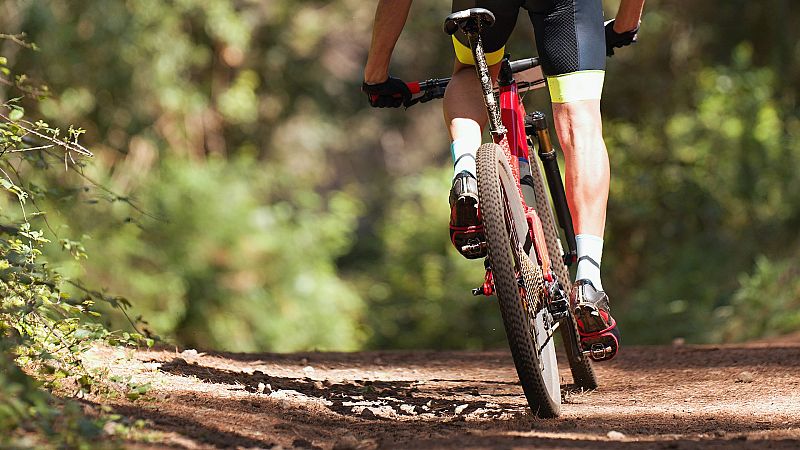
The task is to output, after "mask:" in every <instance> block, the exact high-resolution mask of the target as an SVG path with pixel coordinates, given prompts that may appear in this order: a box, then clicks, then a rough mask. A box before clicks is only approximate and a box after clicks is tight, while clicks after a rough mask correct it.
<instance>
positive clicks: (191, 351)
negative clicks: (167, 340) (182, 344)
mask: <svg viewBox="0 0 800 450" xmlns="http://www.w3.org/2000/svg"><path fill="white" fill-rule="evenodd" d="M181 355H183V356H185V357H187V358H197V356H198V353H197V350H195V349H193V348H188V349H186V350H184V351H182V352H181Z"/></svg>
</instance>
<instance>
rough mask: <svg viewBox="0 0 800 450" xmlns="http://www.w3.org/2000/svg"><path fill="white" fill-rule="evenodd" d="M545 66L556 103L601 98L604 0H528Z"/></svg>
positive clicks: (603, 63) (603, 58)
mask: <svg viewBox="0 0 800 450" xmlns="http://www.w3.org/2000/svg"><path fill="white" fill-rule="evenodd" d="M525 6H526V8H527V9H528V14H529V15H530V18H531V22H533V29H534V34H535V36H536V47H537V48H538V51H539V57H540V58H541V61H542V70H543V71H544V73H545V75H547V77H548V85H549V87H550V94H551V99H552V101H553V102H556V103H565V102H570V101H576V100H586V99H599V98H600V94H601V92H602V89H603V77H604V71H605V59H606V43H605V42H606V41H605V31H604V28H603V8H602V1H601V0H527V2H526V5H525Z"/></svg>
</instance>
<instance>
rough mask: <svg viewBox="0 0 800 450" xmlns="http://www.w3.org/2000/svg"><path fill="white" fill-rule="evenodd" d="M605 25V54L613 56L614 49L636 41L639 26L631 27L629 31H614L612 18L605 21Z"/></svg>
mask: <svg viewBox="0 0 800 450" xmlns="http://www.w3.org/2000/svg"><path fill="white" fill-rule="evenodd" d="M605 26H606V55H608V56H613V55H614V49H615V48H620V47H625V46H626V45H630V44H632V43H634V42H636V39H637V37H638V36H637V34H636V33H638V32H639V27H636V29H633V30H631V31H625V32H623V33H617V32H616V31H614V19H611V20H609V21H607V22H606V23H605Z"/></svg>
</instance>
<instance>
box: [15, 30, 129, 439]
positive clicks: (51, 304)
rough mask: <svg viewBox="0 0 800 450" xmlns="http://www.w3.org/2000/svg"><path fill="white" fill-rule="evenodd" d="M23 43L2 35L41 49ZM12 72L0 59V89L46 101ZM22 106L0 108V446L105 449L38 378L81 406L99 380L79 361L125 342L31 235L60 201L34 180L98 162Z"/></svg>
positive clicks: (94, 423)
mask: <svg viewBox="0 0 800 450" xmlns="http://www.w3.org/2000/svg"><path fill="white" fill-rule="evenodd" d="M23 37H24V36H22V35H0V38H5V39H9V40H12V41H14V42H16V43H18V44H20V45H22V46H24V47H29V48H35V46H33V45H30V44H27V43H26V42H25V41H23V40H22V39H23ZM0 42H2V40H0ZM7 62H8V60H7V58H5V57H3V58H0V82H2V84H4V85H6V86H10V87H11V88H12V89H11V91H12V92H15V93H19V94H20V95H22V96H27V97H29V98H33V99H37V98H38V97H39V96H40V95H42V94H43V93H45V92H46V91H47V90H46V89H45V88H42V87H37V86H32V85H29V84H27V83H26V82H25V79H26V78H25V77H24V76H22V75H16V76H15V77H13V81H11V80H9V79H7V77H9V76H11V73H12V72H11V70H9V69H8V67H7ZM21 100H22V97H20V98H14V99H11V100H7V101H3V102H0V188H1V189H2V192H4V193H5V194H6V195H5V196H0V433H1V434H2V436H3V442H2V443H0V444H2V446H3V447H5V446H6V445H9V446H11V447H14V448H26V447H35V448H42V447H52V448H93V447H97V446H98V445H100V446H105V445H104V444H101V443H99V442H98V440H99V439H100V437H101V435H102V423H103V421H102V420H96V419H90V418H87V417H86V416H85V415H84V413H83V411H82V409H81V408H80V407H79V406H78V405H77V404H75V403H73V402H70V401H62V400H59V399H57V398H54V397H51V396H50V395H49V393H47V392H46V391H44V390H41V389H40V386H39V383H40V382H39V381H35V380H34V378H32V377H31V375H30V374H33V375H35V376H36V378H37V379H40V380H43V381H44V387H46V388H48V390H49V389H56V388H57V389H60V390H62V392H68V393H67V395H77V396H83V395H85V394H87V393H89V392H92V391H95V390H96V386H95V381H96V374H95V373H93V372H92V371H89V370H87V369H86V368H85V367H84V365H83V362H82V360H81V355H82V354H83V353H84V352H86V351H87V350H88V349H89V348H90V347H91V346H92V345H93V344H94V343H97V342H100V341H103V342H111V341H120V339H119V337H118V336H115V335H113V334H112V333H109V332H108V331H107V330H106V329H105V328H103V327H102V326H101V325H99V324H98V323H96V322H95V321H94V318H95V317H97V316H98V315H99V314H98V313H97V312H96V311H95V310H94V308H93V307H94V302H95V301H96V300H107V298H106V297H104V296H103V295H102V294H99V293H95V292H91V291H88V290H85V289H84V288H82V287H80V285H79V284H77V283H76V282H74V281H70V280H68V279H66V278H64V277H63V276H62V275H61V274H60V273H59V272H57V271H56V270H54V269H53V268H51V266H50V265H49V264H48V263H47V261H46V258H44V257H43V249H45V248H47V247H48V246H53V245H55V244H54V243H52V242H51V241H50V240H49V239H48V238H47V237H45V236H46V235H45V233H44V232H43V231H41V230H38V229H35V228H34V225H33V223H36V222H37V221H39V223H41V217H42V216H43V215H44V212H43V211H41V210H40V209H39V205H38V203H37V202H38V200H39V199H43V198H47V197H49V196H52V195H54V192H55V191H53V190H47V189H42V188H41V187H38V186H36V185H34V184H32V183H30V180H31V179H32V178H35V177H36V176H39V175H40V174H41V172H42V170H43V169H45V168H47V167H50V166H51V163H52V161H53V160H55V161H56V164H57V165H58V166H61V165H62V164H64V165H66V167H67V168H69V167H70V165H72V166H73V167H74V165H76V161H75V159H76V158H79V157H80V156H91V155H92V154H91V152H89V151H88V150H86V149H85V148H84V147H83V146H81V145H80V144H79V143H78V139H79V137H80V136H81V135H82V134H83V133H84V130H82V129H78V128H74V127H70V128H69V130H68V131H67V133H66V135H65V136H62V133H61V130H60V129H58V128H52V127H50V125H48V124H47V123H45V122H43V121H41V120H39V121H36V122H35V123H34V122H31V121H29V120H28V119H27V118H26V112H25V109H24V108H23V107H22V106H20V103H21ZM44 225H47V223H46V221H45V222H44ZM61 245H62V247H64V248H65V249H67V250H68V251H69V252H70V253H71V254H72V255H74V256H76V257H80V256H81V255H83V251H82V246H81V244H80V243H79V242H75V241H71V240H68V239H62V240H61ZM70 284H71V285H72V286H75V287H78V288H79V289H81V290H83V291H84V292H85V294H86V295H83V296H81V297H79V298H73V297H71V296H70V295H69V294H68V293H67V288H66V287H67V286H68V285H70ZM139 338H141V336H139V335H135V334H128V335H127V337H125V338H124V339H122V340H124V341H125V343H134V342H139ZM22 368H24V369H25V371H23V370H22ZM26 371H27V373H26Z"/></svg>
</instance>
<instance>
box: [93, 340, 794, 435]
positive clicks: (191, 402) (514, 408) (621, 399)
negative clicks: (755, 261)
mask: <svg viewBox="0 0 800 450" xmlns="http://www.w3.org/2000/svg"><path fill="white" fill-rule="evenodd" d="M91 360H92V361H93V362H94V363H95V364H98V365H100V364H102V365H103V366H105V367H108V368H109V370H110V373H111V374H116V375H118V376H123V377H133V380H134V381H141V382H148V381H149V382H151V383H152V386H153V388H152V390H151V392H150V393H149V394H148V395H147V398H146V399H145V400H137V401H135V402H128V401H127V400H113V401H111V402H109V400H108V399H104V400H97V401H102V402H104V403H106V404H111V405H112V406H113V407H114V408H115V410H116V411H117V412H119V413H121V414H122V415H124V416H127V417H130V418H141V419H145V420H146V421H147V428H148V429H150V430H155V431H158V432H159V434H158V441H157V442H156V443H144V442H141V441H139V442H131V443H130V445H131V446H132V447H136V448H161V447H170V448H273V447H278V446H280V447H283V448H323V449H331V448H335V449H346V448H350V449H374V448H513V447H518V448H523V447H525V448H531V447H542V448H598V447H603V448H632V449H639V448H641V449H651V448H670V449H675V448H695V447H704V448H720V449H727V448H760V447H767V448H787V449H789V448H792V449H795V448H800V343H798V342H796V341H795V342H778V343H765V344H750V345H745V346H681V347H632V348H631V347H629V348H625V349H624V351H623V352H622V353H621V354H620V356H619V357H618V358H617V359H615V360H614V361H611V362H609V363H605V364H596V365H595V368H596V370H597V373H598V376H599V378H600V385H601V387H600V389H598V390H597V391H594V392H579V391H576V390H575V389H574V388H572V387H571V386H570V383H571V382H572V380H571V378H570V375H569V370H568V368H567V367H565V366H562V376H563V377H564V378H563V379H562V388H563V389H564V394H563V396H564V405H563V408H562V416H561V417H560V418H558V419H551V420H542V419H537V418H535V417H533V416H532V415H531V414H530V412H529V410H528V408H527V405H526V403H525V400H524V397H523V396H522V390H521V388H520V386H519V385H518V384H517V379H516V373H515V372H514V367H513V363H512V361H511V357H510V355H509V353H508V352H505V351H493V352H421V351H420V352H373V353H353V354H344V353H303V354H288V355H277V354H225V353H199V354H198V353H197V352H195V351H191V350H188V351H184V352H182V353H176V352H174V351H173V352H170V351H140V352H135V353H130V352H128V353H126V352H113V351H111V350H108V349H97V350H96V351H95V352H94V354H93V355H92V358H91ZM561 360H562V361H563V358H561Z"/></svg>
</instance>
